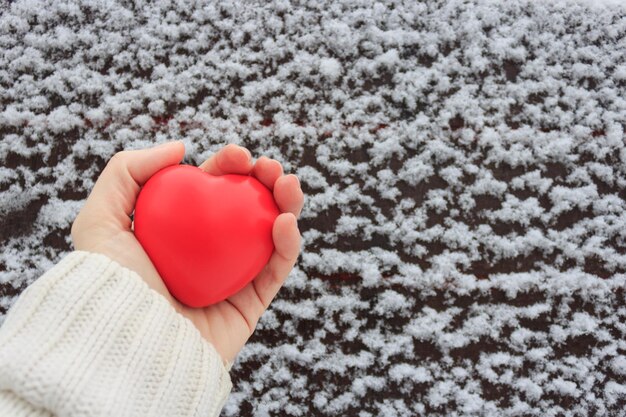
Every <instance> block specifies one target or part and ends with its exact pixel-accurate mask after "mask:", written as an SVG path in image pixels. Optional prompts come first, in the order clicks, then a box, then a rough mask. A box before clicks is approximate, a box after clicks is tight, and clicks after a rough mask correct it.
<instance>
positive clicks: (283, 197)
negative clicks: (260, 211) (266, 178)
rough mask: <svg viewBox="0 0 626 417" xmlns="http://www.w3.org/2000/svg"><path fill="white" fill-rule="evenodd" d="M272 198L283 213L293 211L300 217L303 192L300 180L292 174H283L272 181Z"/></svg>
mask: <svg viewBox="0 0 626 417" xmlns="http://www.w3.org/2000/svg"><path fill="white" fill-rule="evenodd" d="M274 200H276V204H277V205H278V208H279V209H280V211H281V212H283V213H293V215H294V216H296V217H300V212H301V211H302V206H303V205H304V193H303V192H302V189H301V188H300V180H298V177H296V176H295V175H294V174H289V175H283V176H281V177H279V178H278V179H277V180H276V182H275V183H274Z"/></svg>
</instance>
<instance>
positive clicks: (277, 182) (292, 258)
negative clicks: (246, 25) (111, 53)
mask: <svg viewBox="0 0 626 417" xmlns="http://www.w3.org/2000/svg"><path fill="white" fill-rule="evenodd" d="M184 154H185V148H184V144H183V143H182V142H180V141H174V142H167V143H164V144H161V145H159V146H156V147H152V148H148V149H140V150H132V151H121V152H118V153H116V154H115V155H113V157H112V158H111V159H110V160H109V162H108V163H107V165H106V166H105V168H104V170H103V171H102V173H101V174H100V177H99V178H98V180H97V181H96V184H95V185H94V187H93V189H92V191H91V193H90V194H89V197H88V198H87V201H86V202H85V205H84V206H83V207H82V209H81V211H80V212H79V214H78V216H77V217H76V219H75V220H74V223H73V224H72V230H71V235H72V241H73V244H74V247H75V248H76V250H83V251H88V252H94V253H101V254H103V255H106V256H108V257H109V258H111V259H112V260H114V261H116V262H118V263H119V264H120V265H122V266H124V267H126V268H128V269H131V270H133V271H135V272H137V273H138V274H139V276H140V277H141V278H142V279H143V280H144V281H145V282H146V283H147V284H148V285H149V286H150V287H151V288H152V289H154V290H155V291H157V292H158V293H159V294H161V295H162V296H163V297H165V299H167V300H168V301H169V302H170V304H171V305H172V306H173V307H174V308H175V309H176V310H177V311H178V312H179V313H180V314H182V315H183V316H185V317H187V318H188V319H189V320H191V322H192V323H193V324H194V325H195V326H196V328H197V329H198V330H199V332H200V334H201V335H202V336H203V337H204V338H205V339H206V340H207V341H209V342H210V343H211V344H212V345H213V346H214V347H215V349H216V350H217V352H218V353H219V354H220V355H221V357H222V359H223V360H224V361H225V362H226V363H232V362H233V360H234V359H235V357H236V356H237V353H238V352H239V351H240V350H241V349H242V348H243V346H244V344H245V343H246V341H247V340H248V339H249V337H250V336H251V335H252V333H253V332H254V329H255V327H256V324H257V322H258V320H259V318H260V317H261V315H262V314H263V312H264V311H265V310H266V309H267V308H268V306H269V304H270V302H271V301H272V299H273V298H274V297H275V296H276V294H277V293H278V290H280V288H281V287H282V285H283V283H284V282H285V279H286V278H287V276H288V274H289V272H290V271H291V270H292V268H293V266H294V265H295V263H296V261H297V258H298V256H299V253H300V244H301V235H300V231H299V230H298V225H297V219H298V217H299V216H300V212H301V211H302V206H303V204H304V194H303V192H302V189H301V188H300V181H299V180H298V178H297V177H296V176H295V175H293V174H289V175H284V173H283V168H282V165H281V164H280V163H279V162H278V161H276V160H274V159H270V158H267V157H265V156H261V157H260V158H258V160H256V162H253V161H252V156H251V154H250V152H249V151H248V150H247V149H246V148H243V147H241V146H238V145H235V144H229V145H226V146H225V147H223V148H222V149H220V150H219V151H218V152H217V153H215V154H214V155H212V156H211V157H210V158H209V159H207V160H206V161H205V162H204V163H202V164H201V165H200V168H201V169H202V170H204V171H205V172H207V173H209V174H212V175H224V174H242V175H252V176H254V177H255V178H256V179H258V180H259V181H260V182H261V183H263V184H264V185H265V186H266V187H267V188H268V189H270V190H271V191H272V193H273V195H274V200H275V201H276V204H277V206H278V208H279V210H280V212H281V214H280V215H279V216H278V217H277V218H276V220H275V221H274V225H273V228H272V237H273V241H274V252H273V253H272V255H271V257H270V259H269V261H268V263H267V264H266V265H265V267H264V268H263V270H261V272H260V273H259V274H258V275H257V276H256V277H255V278H254V279H253V280H252V281H251V282H250V283H249V284H248V285H247V286H245V287H244V288H243V289H242V290H240V291H239V292H237V293H236V294H234V295H233V296H231V297H229V298H228V299H226V300H224V301H222V302H219V303H217V304H213V305H211V306H208V307H205V308H191V307H187V306H185V305H183V304H181V303H180V302H179V301H177V300H176V299H175V298H174V297H173V296H172V295H171V294H170V293H169V291H168V290H167V287H166V286H165V284H164V283H163V280H162V279H161V277H160V276H159V274H158V272H157V270H156V268H155V267H154V265H153V264H152V262H151V261H150V258H149V257H148V255H147V254H146V252H145V251H144V250H143V247H142V246H141V244H140V243H139V241H138V240H137V239H136V238H135V235H134V233H133V224H132V220H131V217H130V215H131V214H132V212H133V210H134V207H135V202H136V200H137V196H138V194H139V191H140V189H141V186H142V185H143V184H144V183H145V182H146V181H147V180H148V179H149V178H150V177H151V176H152V175H153V174H155V173H156V172H157V171H159V170H160V169H162V168H165V167H167V166H170V165H175V164H178V163H180V161H181V160H182V159H183V157H184Z"/></svg>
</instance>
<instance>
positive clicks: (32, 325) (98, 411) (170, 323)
mask: <svg viewBox="0 0 626 417" xmlns="http://www.w3.org/2000/svg"><path fill="white" fill-rule="evenodd" d="M231 388H232V383H231V380H230V377H229V374H228V371H227V369H226V368H225V367H224V364H223V362H222V360H221V357H220V355H219V354H218V353H217V352H216V351H215V349H214V348H213V346H212V345H210V344H209V343H208V342H207V341H206V340H205V339H203V338H202V336H201V335H200V333H199V332H198V331H197V330H196V328H195V327H194V325H193V324H192V323H191V322H190V321H189V320H188V319H186V318H184V317H183V316H181V315H180V314H178V313H177V312H176V311H175V310H174V308H173V307H172V306H171V305H170V304H169V303H168V302H167V301H166V300H165V298H163V297H162V296H161V295H159V294H158V293H156V292H155V291H153V290H151V289H150V288H148V286H147V284H145V283H144V282H143V281H142V280H141V278H140V277H139V275H137V274H136V273H135V272H134V271H131V270H129V269H126V268H124V267H122V266H120V265H119V264H118V263H117V262H114V261H112V260H111V259H109V258H108V257H106V256H104V255H100V254H94V253H88V252H83V251H75V252H72V253H70V254H69V255H67V256H66V257H65V258H63V259H62V260H61V261H60V262H59V263H58V264H57V265H55V266H54V267H53V268H52V269H50V270H49V271H47V272H46V273H45V274H44V275H43V276H42V277H41V278H39V279H38V280H37V281H35V282H34V283H33V284H32V285H31V286H30V287H28V288H27V289H26V290H25V291H24V292H23V293H22V295H21V296H20V297H19V299H18V300H17V301H16V303H15V305H14V306H13V307H12V308H11V310H10V311H9V313H8V315H7V317H6V321H5V323H4V325H3V326H2V327H1V328H0V416H52V415H55V416H116V417H118V416H120V417H121V416H218V415H219V413H220V410H221V409H222V407H223V405H224V403H225V401H226V399H227V397H228V394H229V392H230V390H231Z"/></svg>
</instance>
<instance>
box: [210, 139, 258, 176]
mask: <svg viewBox="0 0 626 417" xmlns="http://www.w3.org/2000/svg"><path fill="white" fill-rule="evenodd" d="M251 158H252V155H251V154H250V151H249V150H247V149H246V148H244V147H242V146H238V145H235V144H234V143H229V144H228V145H226V146H224V147H223V148H222V149H220V150H219V151H218V152H217V153H215V154H213V155H211V157H209V159H207V160H206V161H204V162H203V163H202V164H201V165H200V169H202V170H203V171H205V172H207V173H209V174H211V175H225V174H242V175H246V174H248V173H249V172H250V170H251V169H252V161H251Z"/></svg>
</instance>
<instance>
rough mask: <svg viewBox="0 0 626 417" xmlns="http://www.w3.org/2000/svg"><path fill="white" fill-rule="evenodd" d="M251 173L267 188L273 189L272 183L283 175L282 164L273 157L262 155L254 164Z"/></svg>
mask: <svg viewBox="0 0 626 417" xmlns="http://www.w3.org/2000/svg"><path fill="white" fill-rule="evenodd" d="M252 175H254V177H255V178H256V179H258V180H259V181H261V183H262V184H263V185H265V186H266V187H267V188H269V189H270V190H273V189H274V183H275V182H276V180H277V179H278V178H279V177H280V176H281V175H283V166H282V165H281V164H280V162H278V161H277V160H275V159H270V158H268V157H267V156H262V157H260V158H259V159H257V161H256V163H255V164H254V167H253V168H252Z"/></svg>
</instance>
